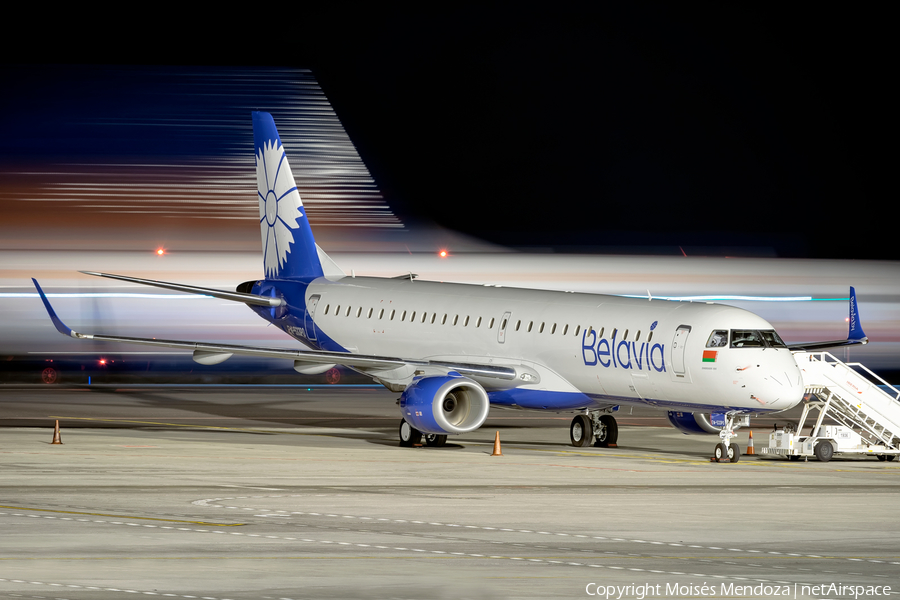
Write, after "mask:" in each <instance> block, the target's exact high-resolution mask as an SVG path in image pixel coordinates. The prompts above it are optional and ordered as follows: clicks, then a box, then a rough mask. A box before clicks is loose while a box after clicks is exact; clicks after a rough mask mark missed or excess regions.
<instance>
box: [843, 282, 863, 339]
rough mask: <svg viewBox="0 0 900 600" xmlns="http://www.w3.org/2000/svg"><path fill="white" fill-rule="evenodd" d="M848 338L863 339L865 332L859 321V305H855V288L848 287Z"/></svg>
mask: <svg viewBox="0 0 900 600" xmlns="http://www.w3.org/2000/svg"><path fill="white" fill-rule="evenodd" d="M847 339H848V340H864V339H866V332H865V331H863V328H862V323H860V321H859V307H858V306H857V305H856V290H855V289H854V288H853V287H852V286H851V288H850V331H849V332H848V333H847Z"/></svg>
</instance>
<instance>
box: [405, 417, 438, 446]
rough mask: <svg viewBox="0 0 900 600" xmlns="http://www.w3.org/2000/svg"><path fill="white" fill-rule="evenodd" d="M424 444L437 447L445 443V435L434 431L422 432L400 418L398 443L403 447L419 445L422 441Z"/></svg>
mask: <svg viewBox="0 0 900 600" xmlns="http://www.w3.org/2000/svg"><path fill="white" fill-rule="evenodd" d="M423 440H424V441H425V445H426V446H433V447H439V446H444V445H446V444H447V436H446V435H437V434H434V433H422V432H421V431H419V430H418V429H415V428H414V427H413V426H412V425H410V424H409V423H407V422H406V419H400V445H401V446H403V447H404V448H411V447H413V446H421V445H422V441H423Z"/></svg>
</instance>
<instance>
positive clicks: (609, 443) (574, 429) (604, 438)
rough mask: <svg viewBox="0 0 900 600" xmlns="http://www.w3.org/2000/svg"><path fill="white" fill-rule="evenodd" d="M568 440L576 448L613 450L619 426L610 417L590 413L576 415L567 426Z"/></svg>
mask: <svg viewBox="0 0 900 600" xmlns="http://www.w3.org/2000/svg"><path fill="white" fill-rule="evenodd" d="M569 439H570V440H571V442H572V445H573V446H575V447H576V448H581V447H584V446H590V445H591V443H593V444H594V446H596V447H597V448H615V447H616V442H617V441H618V439H619V425H618V423H616V419H615V418H614V417H613V416H612V415H608V414H600V412H599V411H591V412H589V413H587V414H582V415H576V416H575V418H574V419H572V424H571V425H570V426H569Z"/></svg>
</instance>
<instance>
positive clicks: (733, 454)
mask: <svg viewBox="0 0 900 600" xmlns="http://www.w3.org/2000/svg"><path fill="white" fill-rule="evenodd" d="M728 460H730V461H731V462H733V463H736V462H737V461H739V460H741V447H740V446H738V445H737V444H735V443H734V442H732V443H730V444H728Z"/></svg>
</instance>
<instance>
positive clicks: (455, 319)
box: [453, 315, 459, 327]
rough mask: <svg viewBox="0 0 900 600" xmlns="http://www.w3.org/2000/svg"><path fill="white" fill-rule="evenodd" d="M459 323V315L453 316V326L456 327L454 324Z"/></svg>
mask: <svg viewBox="0 0 900 600" xmlns="http://www.w3.org/2000/svg"><path fill="white" fill-rule="evenodd" d="M458 322H459V315H454V316H453V326H454V327H456V324H457V323H458Z"/></svg>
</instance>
